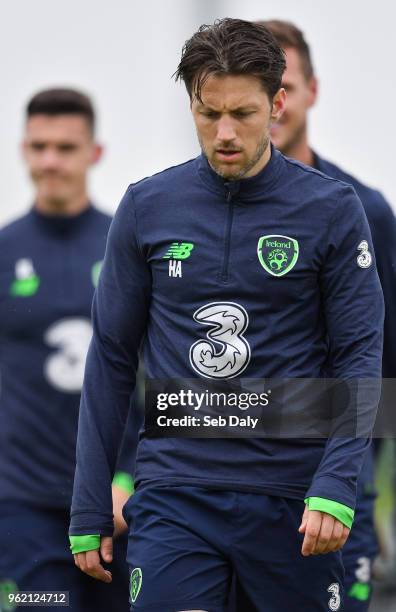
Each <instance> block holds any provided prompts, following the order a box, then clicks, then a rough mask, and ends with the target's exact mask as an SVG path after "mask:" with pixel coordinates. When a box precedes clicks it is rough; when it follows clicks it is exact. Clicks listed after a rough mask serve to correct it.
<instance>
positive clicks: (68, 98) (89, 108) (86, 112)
mask: <svg viewBox="0 0 396 612" xmlns="http://www.w3.org/2000/svg"><path fill="white" fill-rule="evenodd" d="M33 115H52V116H55V115H82V116H83V117H85V119H86V120H87V122H88V124H89V128H90V130H91V132H92V133H94V131H95V110H94V107H93V104H92V101H91V99H90V98H89V97H88V96H87V95H86V94H84V93H82V92H81V91H77V90H76V89H67V88H61V87H56V88H52V89H44V90H43V91H39V92H38V93H36V94H35V95H34V96H33V97H32V98H31V99H30V100H29V102H28V104H27V106H26V117H27V118H28V119H29V117H32V116H33Z"/></svg>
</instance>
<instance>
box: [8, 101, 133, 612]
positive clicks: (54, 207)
mask: <svg viewBox="0 0 396 612" xmlns="http://www.w3.org/2000/svg"><path fill="white" fill-rule="evenodd" d="M23 155H24V159H25V162H26V165H27V168H28V170H29V173H30V176H31V179H32V182H33V185H34V189H35V195H34V204H33V207H32V208H31V209H30V210H29V212H28V213H27V214H26V215H24V216H23V217H21V218H19V219H17V220H16V221H14V222H13V223H11V224H9V225H7V226H6V227H5V228H3V229H2V230H1V231H0V371H1V395H0V422H1V427H0V580H2V584H3V594H4V592H5V591H6V590H7V589H10V588H11V586H10V585H11V583H14V584H15V585H16V587H18V588H19V589H20V590H31V591H37V590H39V591H40V590H41V591H43V590H46V591H48V590H62V591H69V592H70V609H71V610H75V611H79V612H80V611H81V612H82V611H84V612H86V611H91V610H92V612H93V611H95V612H97V611H102V610H103V611H106V612H107V611H109V610H117V611H120V612H122V611H123V610H125V611H126V610H127V609H128V599H127V596H126V592H127V589H126V584H127V580H128V572H127V567H126V564H125V560H124V559H125V538H120V539H119V540H118V541H117V540H116V546H115V549H114V556H115V567H116V569H115V571H114V581H113V584H112V586H111V587H110V588H105V585H103V584H100V583H98V582H96V581H94V580H91V579H89V578H88V577H87V576H84V575H83V574H82V573H81V572H80V571H79V570H78V569H77V568H76V567H75V566H74V564H73V560H72V558H71V555H70V551H69V545H68V541H67V537H66V531H67V526H68V522H69V508H70V502H71V494H72V484H73V474H74V467H75V441H76V434H77V421H78V411H79V401H80V390H81V386H82V380H83V371H84V364H85V357H86V352H87V348H88V343H89V340H90V337H91V331H92V330H91V323H90V311H91V301H92V296H93V292H94V289H95V286H96V284H97V280H98V276H99V271H100V267H101V261H102V259H103V255H104V250H105V242H106V236H107V231H108V228H109V225H110V217H109V216H108V215H106V214H104V213H102V212H100V211H99V210H97V209H96V208H95V207H94V206H93V205H92V203H91V201H90V199H89V196H88V192H87V178H88V172H89V170H90V168H91V167H92V166H93V165H94V164H95V163H97V162H98V161H99V160H100V158H101V155H102V147H101V146H100V145H99V144H98V143H97V142H96V140H95V116H94V109H93V106H92V103H91V101H90V99H89V98H88V97H86V96H85V95H84V94H82V93H80V92H78V91H74V90H71V89H50V90H46V91H42V92H40V93H38V94H37V95H35V96H34V97H33V98H32V99H31V100H30V102H29V104H28V106H27V111H26V124H25V134H24V141H23ZM119 468H122V466H121V464H120V465H119ZM129 471H130V470H129V469H126V470H125V471H124V472H118V473H117V474H116V477H115V481H114V485H113V495H114V499H115V509H114V510H115V515H116V533H120V532H121V531H122V529H123V520H122V517H121V511H120V509H121V507H122V505H123V504H124V503H125V500H126V499H127V498H128V497H129V493H130V492H131V490H132V483H131V478H130V476H129V473H128V472H129ZM13 588H15V587H13ZM0 605H1V604H0Z"/></svg>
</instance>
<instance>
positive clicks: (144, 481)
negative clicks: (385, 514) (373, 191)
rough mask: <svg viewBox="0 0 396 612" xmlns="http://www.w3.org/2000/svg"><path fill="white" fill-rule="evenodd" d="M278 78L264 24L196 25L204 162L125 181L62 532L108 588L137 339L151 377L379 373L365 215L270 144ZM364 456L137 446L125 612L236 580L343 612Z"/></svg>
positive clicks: (275, 444) (185, 69)
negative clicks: (117, 475)
mask: <svg viewBox="0 0 396 612" xmlns="http://www.w3.org/2000/svg"><path fill="white" fill-rule="evenodd" d="M284 68H285V60H284V54H283V51H282V50H281V48H280V47H279V45H278V44H277V43H276V41H275V39H274V38H273V36H272V35H271V33H270V32H269V31H268V30H267V29H266V28H265V27H264V26H262V25H259V24H254V23H250V22H246V21H241V20H237V19H224V20H221V21H218V22H216V23H215V24H214V25H213V26H203V27H201V28H200V30H199V31H198V32H197V33H195V34H194V35H193V36H192V38H191V39H190V40H189V41H187V43H186V44H185V47H184V49H183V54H182V59H181V62H180V64H179V67H178V70H177V73H176V74H177V77H178V78H180V79H182V80H183V81H184V83H185V85H186V88H187V91H188V93H189V96H190V101H191V110H192V114H193V118H194V121H195V126H196V129H197V134H198V138H199V141H200V145H201V148H202V155H200V156H199V157H198V158H197V159H194V160H191V161H189V162H187V163H184V164H182V165H180V166H176V167H174V168H170V169H168V170H165V171H164V172H162V173H159V174H157V175H155V176H153V177H150V178H147V179H144V180H142V181H140V182H139V183H137V184H134V185H130V187H129V188H128V190H127V192H126V194H125V196H124V198H123V200H122V202H121V204H120V207H119V209H118V211H117V213H116V216H115V218H114V220H113V223H112V226H111V228H110V232H109V237H108V242H107V247H106V255H105V260H104V265H103V269H102V274H101V277H100V280H99V284H98V288H97V291H96V294H95V298H94V306H93V327H94V333H93V338H92V341H91V344H90V348H89V351H88V357H87V363H86V371H85V379H84V386H83V392H82V402H81V409H80V421H79V431H78V441H77V466H76V475H75V482H74V491H73V502H72V513H71V515H72V517H71V526H70V532H69V533H70V536H71V543H72V551H73V552H74V553H75V560H76V563H77V565H78V566H79V567H80V568H81V570H82V571H84V572H86V573H88V574H89V575H91V576H94V577H96V578H98V579H100V580H103V581H104V582H110V581H111V579H112V576H111V572H109V571H108V570H106V569H105V568H104V567H103V566H102V562H103V561H108V560H109V558H110V556H111V550H112V537H111V536H112V533H113V520H112V504H111V488H110V484H111V478H112V474H113V473H114V470H115V467H116V459H117V449H118V445H119V440H120V438H121V436H122V432H123V429H124V423H125V420H126V416H127V414H128V407H129V403H128V397H129V396H130V393H131V390H132V389H133V387H134V384H135V372H136V369H137V364H138V351H139V347H140V343H141V341H142V339H143V338H144V349H145V368H146V375H147V377H148V379H157V380H159V379H162V380H164V379H165V380H167V379H175V378H178V379H191V378H193V377H196V378H197V377H200V378H201V380H202V381H203V382H204V383H205V384H206V381H208V384H209V382H210V381H211V380H212V381H213V380H214V381H222V380H223V381H225V380H229V379H233V380H234V381H235V379H236V377H239V376H242V377H243V378H253V379H254V378H256V379H263V378H275V377H278V378H283V379H295V378H299V379H301V378H302V379H307V378H309V379H316V378H321V377H322V376H323V375H324V374H325V373H326V375H329V374H330V377H333V378H338V379H352V380H355V379H379V378H380V374H381V356H382V328H383V298H382V292H381V287H380V283H379V279H378V275H377V272H376V267H375V258H374V254H373V247H372V242H371V236H370V230H369V227H368V224H367V220H366V217H365V214H364V211H363V208H362V205H361V202H360V201H359V199H358V198H357V196H356V194H355V192H354V191H353V189H352V188H351V187H350V186H349V185H346V184H345V183H343V182H341V181H338V180H335V179H333V178H329V177H326V176H324V175H323V174H321V173H319V172H317V171H316V170H314V169H312V168H309V167H307V166H304V165H303V164H300V163H298V162H296V161H292V160H288V159H287V158H285V157H283V156H282V154H280V153H279V152H278V151H276V150H275V149H274V148H273V147H271V145H270V140H269V131H270V124H271V123H272V122H275V121H277V120H278V119H279V118H280V116H281V114H282V112H283V109H284V107H285V100H286V94H285V91H284V89H283V88H282V87H281V80H282V74H283V71H284ZM277 245H278V246H277ZM278 247H279V248H278ZM274 249H275V250H276V251H274ZM274 253H275V255H274ZM278 255H279V257H278ZM274 258H275V259H274ZM273 260H274V261H275V260H276V263H275V265H272V262H273ZM376 403H377V397H376V396H375V397H372V395H370V397H369V398H368V399H367V401H366V403H365V405H364V410H365V411H366V412H367V413H368V414H372V416H374V415H375V411H376ZM146 433H147V432H146ZM212 433H213V432H212ZM369 444H370V440H369V437H367V436H366V437H360V438H358V437H356V438H351V437H347V438H346V437H344V438H340V437H331V438H329V439H328V440H326V439H323V438H320V439H319V438H310V439H301V438H288V439H282V438H278V439H275V438H271V439H265V438H249V439H246V438H243V437H240V438H228V439H227V438H217V439H204V438H194V439H192V438H183V437H176V438H174V437H173V438H172V437H171V438H169V437H168V438H167V437H161V436H157V437H156V436H151V435H146V434H143V436H142V438H141V440H140V442H139V447H138V456H137V468H136V484H137V491H136V492H135V494H134V496H132V497H131V499H130V501H129V502H128V504H127V505H126V507H125V508H124V515H125V517H126V518H127V519H128V522H129V526H130V541H129V546H128V564H129V566H130V570H131V577H130V597H131V605H132V610H137V611H142V612H143V611H146V610H147V611H149V610H150V611H152V612H153V611H154V610H155V611H157V610H158V611H159V610H161V612H175V611H178V610H180V611H182V610H183V611H185V610H206V611H208V610H210V612H213V611H215V612H220V611H223V610H224V609H225V606H226V603H227V602H226V600H227V592H228V588H229V580H230V575H231V573H232V572H233V571H234V572H235V573H236V574H237V576H238V579H239V580H240V582H241V583H242V584H243V586H244V589H245V590H246V592H247V594H248V596H249V597H250V598H251V599H252V600H253V604H254V605H255V607H256V609H257V610H259V612H264V611H265V612H284V611H285V610H294V609H297V605H298V609H300V608H303V609H304V611H305V612H320V611H321V610H323V611H325V610H333V611H334V610H339V609H341V606H342V599H343V568H342V561H341V553H340V549H341V548H342V547H343V545H344V544H345V542H346V540H347V538H348V534H349V530H350V527H351V525H352V522H353V516H354V507H355V499H356V481H357V476H358V474H359V472H360V469H361V464H362V458H363V456H364V453H365V451H366V449H367V448H368V446H369ZM84 545H85V550H86V552H81V551H82V548H83V546H84ZM325 553H326V554H325Z"/></svg>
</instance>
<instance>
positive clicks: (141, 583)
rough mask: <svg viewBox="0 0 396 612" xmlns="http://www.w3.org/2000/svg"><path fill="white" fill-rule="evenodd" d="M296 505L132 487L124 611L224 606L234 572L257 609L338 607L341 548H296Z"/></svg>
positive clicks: (287, 611) (211, 611)
mask: <svg viewBox="0 0 396 612" xmlns="http://www.w3.org/2000/svg"><path fill="white" fill-rule="evenodd" d="M303 510H304V503H303V502H300V501H297V500H292V499H285V498H281V497H275V496H269V495H264V494H254V493H242V492H235V491H219V490H209V489H203V488H199V487H187V486H183V487H168V488H165V487H147V488H142V489H138V490H137V492H135V494H134V495H133V497H132V498H131V499H130V500H129V501H128V503H127V504H126V506H125V508H124V516H125V519H126V520H127V521H128V523H129V527H130V529H129V543H128V556H127V559H128V565H129V567H130V572H131V575H130V596H131V610H133V611H134V612H145V611H147V612H179V611H181V610H205V611H208V612H224V611H225V610H226V609H227V604H228V596H229V592H230V585H231V578H232V576H233V574H234V573H235V575H236V576H237V578H238V580H239V582H240V583H241V585H243V588H244V590H245V592H246V593H247V596H248V597H249V599H250V600H251V602H252V604H253V605H254V607H255V609H256V610H257V612H292V611H294V610H295V611H297V610H304V612H321V611H323V612H329V610H330V611H337V610H342V600H343V580H344V571H343V565H342V561H341V554H340V553H330V554H327V555H315V556H310V557H303V556H302V555H301V545H302V540H303V537H302V536H301V535H300V534H299V533H298V527H299V525H300V522H301V517H302V514H303Z"/></svg>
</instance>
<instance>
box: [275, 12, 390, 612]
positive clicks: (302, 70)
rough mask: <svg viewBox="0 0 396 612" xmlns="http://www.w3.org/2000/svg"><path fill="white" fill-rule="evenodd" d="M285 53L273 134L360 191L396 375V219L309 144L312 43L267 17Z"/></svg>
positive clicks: (371, 542) (349, 600) (362, 519)
mask: <svg viewBox="0 0 396 612" xmlns="http://www.w3.org/2000/svg"><path fill="white" fill-rule="evenodd" d="M263 24H264V25H265V26H266V27H267V28H268V29H269V30H270V31H271V32H272V34H273V35H274V36H275V38H276V40H277V42H278V43H279V45H280V46H281V47H282V48H283V49H284V51H285V54H286V70H285V72H284V74H283V79H282V86H283V87H284V88H285V90H286V93H287V101H286V108H285V112H284V113H283V115H282V117H281V118H280V120H279V121H278V122H277V123H276V124H274V125H273V126H272V128H271V139H272V142H273V143H274V145H275V146H276V148H277V149H279V150H280V151H282V153H283V154H284V155H287V156H288V157H292V158H293V159H297V160H298V161H300V162H302V163H304V164H307V165H309V166H313V167H314V168H316V169H318V170H320V171H321V172H323V173H324V174H327V175H328V176H332V177H334V178H336V179H339V180H341V181H344V182H346V183H349V184H351V185H352V186H353V187H354V189H355V191H356V193H357V195H358V196H359V198H360V200H361V202H362V204H363V207H364V210H365V213H366V216H367V220H368V222H369V226H370V230H371V235H372V238H373V245H374V251H375V257H376V261H377V269H378V274H379V278H380V281H381V285H382V289H383V293H384V300H385V328H384V329H385V332H384V354H383V377H384V378H396V297H395V288H396V220H395V216H394V214H393V211H392V209H391V207H390V205H389V204H388V202H386V200H385V199H384V197H383V196H382V194H381V193H379V192H378V191H376V190H374V189H371V188H370V187H367V186H366V185H364V184H362V183H361V182H360V181H358V180H357V179H356V178H354V177H353V176H351V175H350V174H347V173H346V172H344V171H343V170H341V169H340V168H339V167H338V166H336V165H334V164H333V163H331V162H328V161H327V160H325V159H323V158H321V157H320V156H319V155H318V154H317V153H316V152H315V151H313V150H312V148H311V147H310V145H309V139H308V126H307V120H308V111H309V109H310V108H311V107H312V106H313V105H314V104H315V102H316V98H317V92H318V81H317V78H316V76H315V73H314V68H313V64H312V59H311V53H310V49H309V46H308V45H307V42H306V40H305V39H304V35H303V33H302V32H301V30H299V29H298V28H297V27H296V26H295V25H293V24H291V23H288V22H285V21H279V20H272V21H264V22H263ZM374 501H375V488H374V469H373V455H372V449H370V451H369V452H368V455H367V459H366V461H365V464H364V467H363V470H362V472H361V475H360V478H359V482H358V497H357V507H356V515H355V520H354V525H353V529H352V531H351V535H350V537H349V538H348V541H347V543H346V545H345V547H344V549H343V561H344V566H345V585H346V600H345V611H346V612H349V611H351V612H352V611H356V612H358V611H359V612H366V610H368V608H369V602H370V598H371V594H372V584H371V569H372V563H373V560H374V558H375V556H376V554H377V552H378V546H377V538H376V535H375V529H374Z"/></svg>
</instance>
